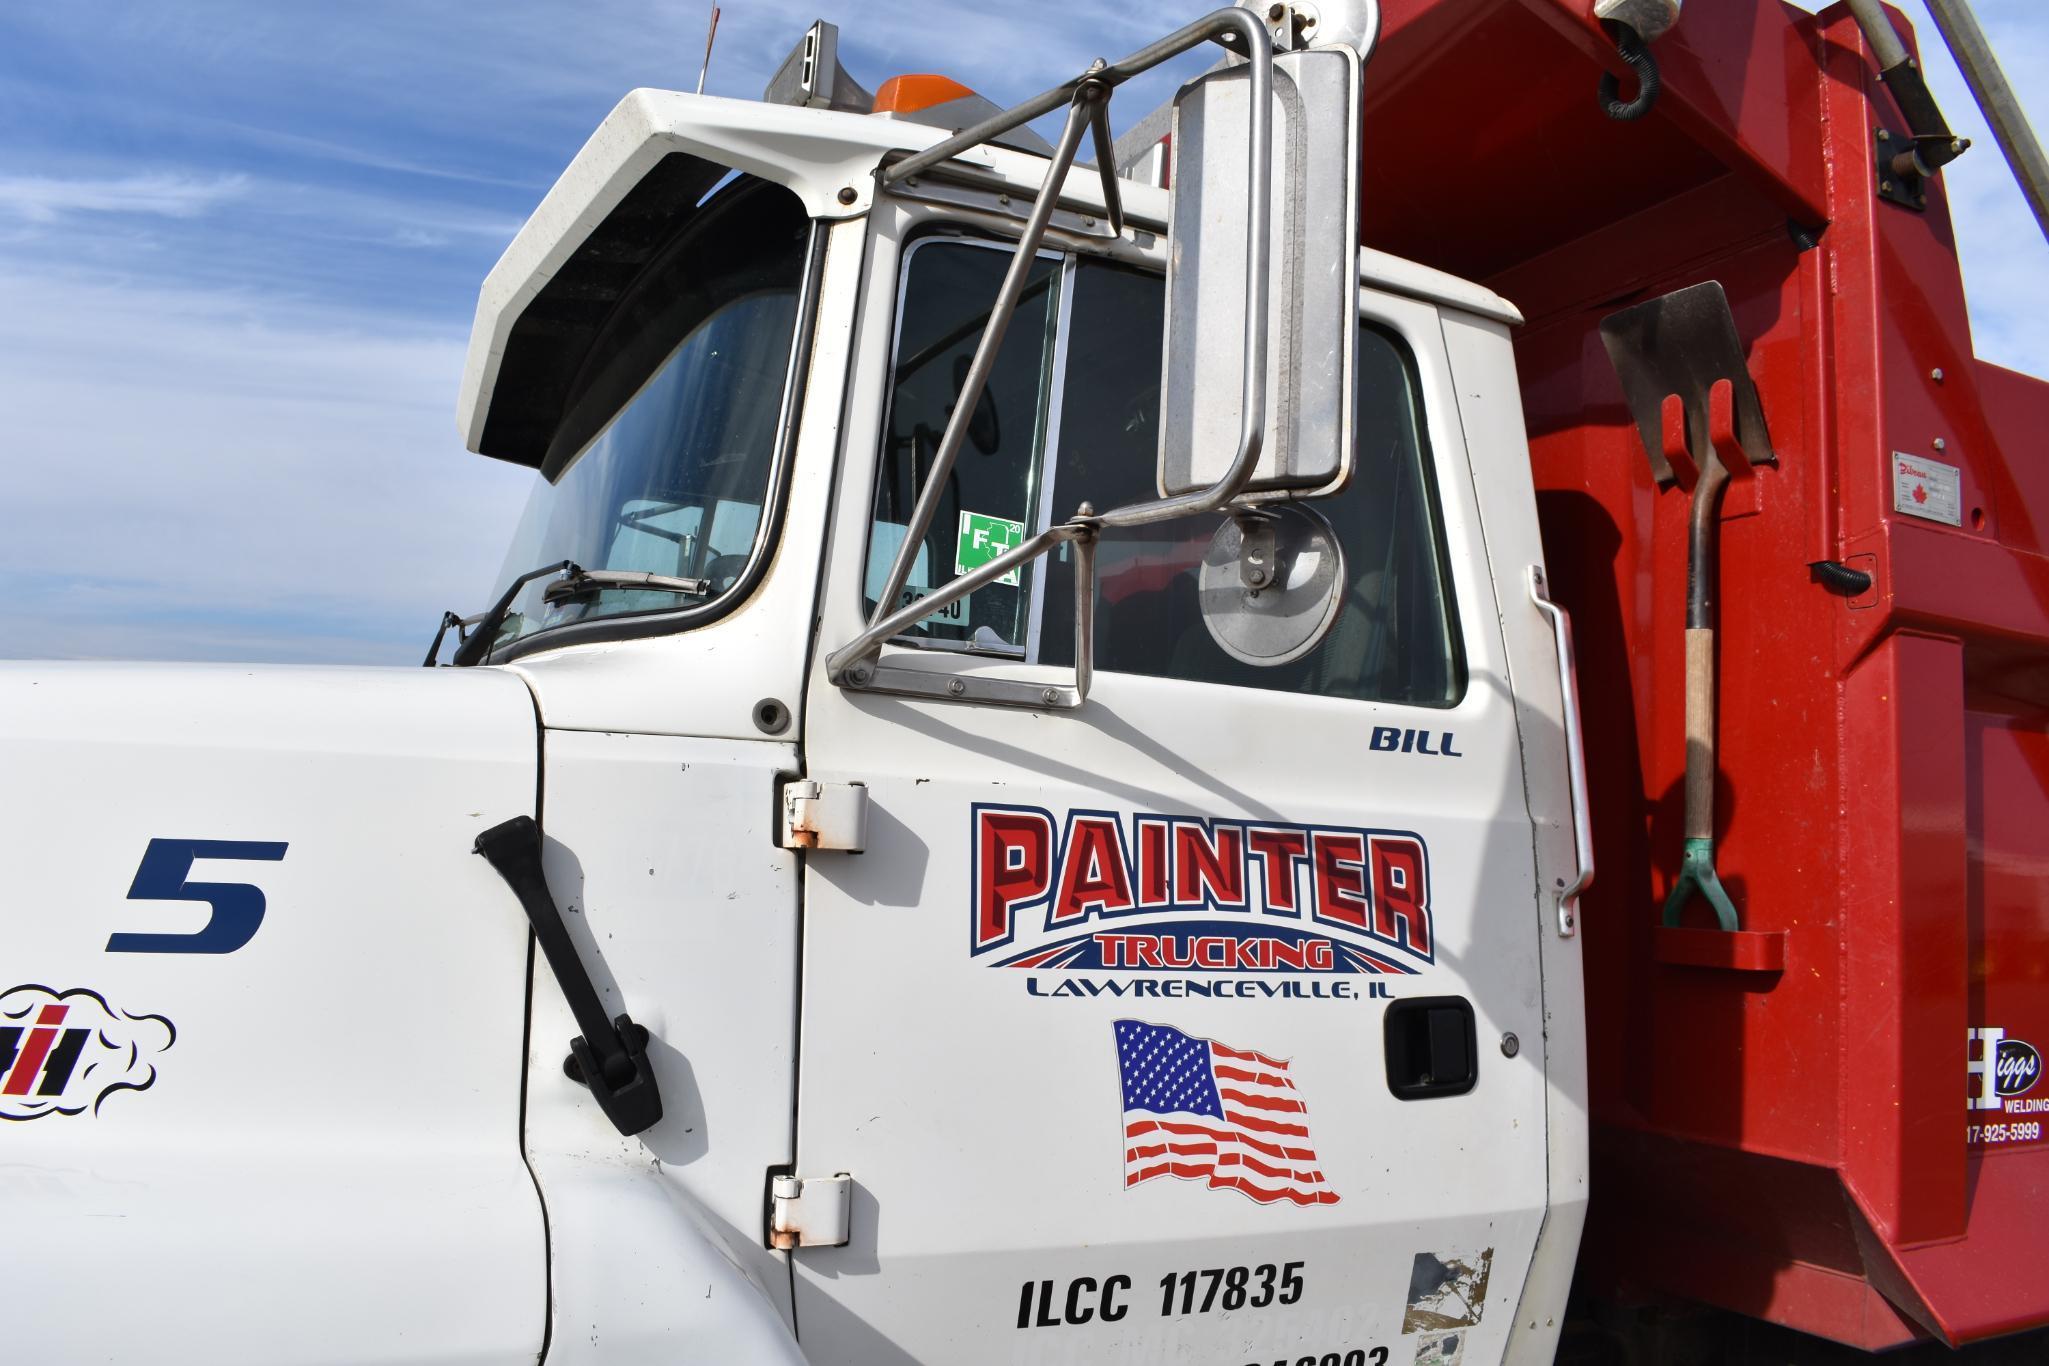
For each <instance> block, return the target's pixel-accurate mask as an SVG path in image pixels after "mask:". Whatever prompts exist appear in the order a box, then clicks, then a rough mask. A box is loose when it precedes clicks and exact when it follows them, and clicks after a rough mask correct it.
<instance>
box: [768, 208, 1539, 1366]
mask: <svg viewBox="0 0 2049 1366" xmlns="http://www.w3.org/2000/svg"><path fill="white" fill-rule="evenodd" d="M883 235H884V237H885V238H886V237H887V235H888V234H887V225H885V227H884V234H883ZM1007 259H1008V251H1007V249H997V248H995V247H994V246H992V245H990V244H986V243H981V242H977V241H973V240H967V239H964V238H961V237H958V236H937V235H927V236H925V237H924V238H923V239H922V240H919V239H917V238H916V237H915V235H914V234H913V235H912V241H911V244H910V246H909V247H908V249H907V250H904V251H902V252H901V253H900V254H899V253H898V252H896V251H895V250H894V249H893V248H890V247H889V246H888V244H887V242H886V241H885V242H883V243H882V244H881V247H880V248H879V249H878V251H877V252H876V255H875V257H874V262H873V268H874V269H875V270H877V271H878V272H879V274H878V276H877V277H876V278H875V279H873V280H871V281H870V290H869V297H870V298H871V299H877V298H879V299H887V300H894V301H895V307H894V311H893V312H892V311H890V310H889V309H886V308H885V309H875V310H871V312H870V314H869V316H867V317H866V318H865V319H864V321H863V323H862V328H863V329H864V330H863V334H862V337H861V341H860V345H859V354H860V355H862V356H863V357H868V356H873V357H876V358H877V364H876V365H875V367H874V369H872V370H869V371H865V372H859V373H857V374H856V375H855V376H854V379H853V385H854V388H853V393H852V395H851V398H850V404H849V408H848V414H849V418H848V432H849V437H848V443H847V447H846V452H845V455H844V462H845V475H844V479H843V487H845V488H847V489H852V490H865V489H868V488H870V487H872V489H873V493H872V496H869V497H863V496H861V495H859V494H855V495H851V496H849V497H847V498H846V499H845V502H844V505H843V506H842V507H841V508H839V509H838V511H837V513H836V518H835V532H836V534H835V535H834V537H833V542H832V545H833V549H832V551H831V553H830V558H829V561H828V567H827V571H826V583H825V597H824V600H823V609H822V618H821V631H822V634H821V638H820V640H819V647H820V648H819V650H818V651H817V654H818V656H819V657H820V658H821V659H822V657H823V656H824V654H826V653H827V652H829V651H830V650H831V649H833V648H835V647H836V646H838V645H839V644H842V643H844V642H845V641H846V640H849V639H851V638H852V637H853V635H854V634H855V633H856V632H857V630H858V629H859V626H860V624H861V622H862V621H863V620H864V619H865V617H866V616H867V614H868V612H869V610H870V609H871V608H872V606H873V603H872V599H871V598H870V597H869V596H868V595H869V594H872V593H874V592H875V591H877V586H878V585H879V584H880V583H881V582H882V581H883V579H884V577H885V574H886V571H887V568H888V564H889V560H890V556H891V555H892V553H893V552H894V551H895V549H896V547H897V546H898V545H900V544H901V542H902V539H903V537H904V535H905V534H906V523H907V522H908V520H909V512H908V509H909V508H910V506H911V504H912V502H913V500H914V499H915V497H916V495H917V491H918V490H917V484H918V480H919V479H920V478H921V471H922V470H923V468H924V467H925V464H926V463H927V461H928V458H929V452H930V448H931V444H932V443H933V442H934V441H935V440H936V434H937V432H938V431H939V430H940V429H941V428H942V427H943V425H944V423H945V420H946V415H947V411H948V406H949V404H950V403H951V401H952V395H953V393H954V392H955V390H956V388H957V385H958V380H959V373H960V371H962V370H964V369H965V366H966V364H967V361H966V357H967V356H968V355H969V354H970V353H971V352H972V350H973V348H974V345H975V343H976V341H977V338H978V336H979V334H980V331H981V325H982V314H983V312H984V311H985V310H986V309H987V307H988V300H990V299H991V298H992V297H993V296H994V294H995V291H996V286H997V280H998V278H999V276H1000V274H1001V272H1002V270H1003V268H1004V266H1005V264H1006V261H1007ZM1160 291H1161V286H1160V281H1159V278H1158V276H1157V275H1156V274H1153V273H1150V272H1148V271H1147V270H1145V269H1142V268H1139V267H1137V266H1133V265H1122V264H1116V263H1112V262H1109V261H1106V260H1102V259H1097V258H1091V257H1062V256H1057V255H1053V254H1048V255H1047V256H1046V257H1044V258H1043V259H1042V260H1041V261H1040V262H1039V268H1038V270H1037V272H1036V274H1035V277H1034V279H1033V282H1032V284H1031V285H1030V287H1029V288H1028V289H1027V291H1026V294H1025V298H1024V302H1023V304H1022V306H1021V308H1020V311H1019V313H1018V316H1017V318H1016V320H1015V321H1014V322H1013V323H1012V324H1011V326H1010V329H1009V332H1008V336H1007V340H1006V342H1005V344H1004V348H1003V350H1002V353H1001V356H1000V359H999V363H998V365H997V370H996V375H995V378H994V379H993V380H992V382H991V385H990V393H989V396H988V398H987V400H986V401H985V405H984V407H985V410H984V411H978V412H977V413H976V415H975V421H974V423H973V425H972V427H971V432H970V442H969V445H968V447H967V448H966V449H965V450H964V452H963V454H962V456H961V458H960V461H959V462H958V464H957V466H956V468H955V472H954V476H953V479H952V480H951V482H950V484H949V486H948V488H947V490H946V494H945V499H944V502H943V503H942V505H941V507H940V510H939V513H938V516H937V517H936V518H935V520H934V522H933V525H932V529H931V531H930V534H929V535H928V536H927V538H926V544H925V546H924V548H923V553H921V554H920V555H919V556H918V558H917V561H916V564H915V567H914V569H913V573H912V576H911V579H910V584H909V587H908V588H907V589H906V590H905V592H906V594H907V595H910V596H915V595H917V594H918V593H919V592H920V591H921V590H924V589H929V588H931V587H933V586H936V585H938V584H942V583H944V582H946V581H947V580H948V579H950V578H951V577H953V576H954V575H956V574H958V573H961V572H965V571H967V570H969V569H972V568H973V567H974V566H976V565H977V564H980V563H983V562H985V561H986V559H987V558H989V557H990V556H991V555H993V554H994V553H996V550H995V549H992V548H991V547H992V546H993V547H995V548H996V549H1000V548H1001V547H1003V546H1006V545H1009V544H1014V543H1016V542H1017V541H1018V540H1019V539H1021V538H1022V537H1023V536H1025V535H1028V534H1030V533H1031V532H1032V531H1035V530H1037V529H1038V528H1040V527H1043V526H1045V525H1047V524H1048V522H1049V520H1057V519H1064V518H1065V517H1067V516H1069V515H1070V514H1071V513H1072V512H1073V510H1074V508H1075V506H1076V504H1077V503H1079V502H1080V501H1082V500H1084V499H1086V500H1088V501H1090V502H1092V503H1093V504H1094V505H1095V506H1096V507H1097V508H1099V509H1106V508H1109V507H1114V506H1117V505H1120V504H1122V503H1126V502H1130V501H1135V500H1138V499H1142V498H1147V497H1150V496H1153V494H1154V488H1153V478H1154V474H1153V467H1154V446H1155V442H1156V435H1155V427H1154V425H1153V424H1154V419H1155V416H1156V412H1157V401H1158V388H1159V354H1160V321H1159V319H1160V308H1161V300H1160ZM1362 310H1363V311H1362V321H1361V335H1360V352H1359V354H1360V361H1359V368H1358V373H1359V385H1360V388H1361V407H1360V418H1359V424H1358V429H1359V430H1358V441H1359V451H1358V475H1357V477H1356V478H1355V479H1354V481H1353V482H1352V484H1351V486H1350V487H1349V488H1348V489H1347V490H1346V491H1345V492H1343V493H1342V494H1340V495H1338V496H1337V497H1335V498H1333V499H1330V500H1326V501H1325V502H1323V503H1321V504H1319V505H1317V506H1318V511H1319V513H1320V515H1322V516H1325V517H1327V518H1328V519H1329V520H1330V522H1331V524H1332V526H1333V527H1334V528H1335V529H1336V531H1337V533H1338V537H1339V539H1340V541H1341V543H1342V545H1343V548H1344V557H1345V562H1344V566H1343V582H1344V600H1343V604H1342V608H1341V610H1340V613H1339V616H1338V619H1337V622H1336V625H1335V627H1334V628H1333V630H1332V631H1331V633H1330V635H1329V636H1328V637H1327V638H1326V639H1325V640H1324V641H1323V642H1322V643H1321V644H1320V645H1319V646H1317V648H1315V649H1313V650H1311V651H1310V652H1309V653H1307V654H1306V655H1304V656H1303V657H1301V658H1299V659H1296V660H1294V661H1292V662H1290V663H1287V664H1283V665H1280V666H1278V667H1270V668H1261V667H1254V666H1252V665H1249V664H1246V663H1242V662H1240V661H1239V660H1237V659H1235V658H1233V657H1232V656H1231V655H1230V654H1228V653H1226V652H1225V651H1224V650H1223V649H1221V648H1220V647H1219V645H1218V644H1217V642H1216V640H1215V639H1213V638H1212V636H1211V635H1210V633H1209V630H1208V628H1207V627H1206V625H1205V623H1204V620H1203V617H1202V614H1201V611H1200V610H1199V604H1198V600H1197V593H1196V589H1195V577H1196V575H1195V571H1196V568H1197V566H1198V565H1199V563H1200V561H1201V558H1202V555H1203V553H1204V551H1205V549H1206V548H1207V546H1208V545H1209V541H1210V537H1211V535H1212V533H1213V532H1214V531H1215V529H1216V527H1217V525H1218V522H1217V519H1215V518H1209V519H1204V520H1195V521H1183V522H1170V523H1166V524H1163V525H1158V526H1154V527H1150V528H1146V529H1144V530H1143V531H1142V532H1139V533H1132V534H1119V535H1114V536H1108V535H1106V536H1105V538H1104V539H1103V541H1102V542H1101V543H1100V545H1099V547H1098V552H1097V553H1098V562H1099V574H1100V591H1099V593H1098V595H1097V598H1096V626H1095V638H1096V654H1095V663H1096V669H1097V673H1096V677H1095V682H1094V686H1093V690H1092V691H1091V693H1090V694H1089V697H1088V700H1087V702H1086V704H1085V705H1083V706H1082V707H1080V708H1079V709H1078V710H1072V711H1064V710H1056V709H1052V708H1043V709H1042V708H1031V707H1018V706H1003V705H995V704H992V703H990V702H987V701H982V700H978V697H979V696H981V695H986V694H987V693H988V692H989V691H990V689H989V688H988V687H987V686H986V685H988V684H989V683H991V682H999V683H1000V682H1012V683H1018V682H1028V683H1034V684H1037V683H1042V682H1043V683H1045V684H1049V685H1058V684H1060V683H1063V682H1071V681H1072V664H1073V649H1074V647H1073V620H1074V610H1075V609H1074V604H1073V591H1074V589H1073V583H1074V564H1073V562H1072V561H1071V560H1063V559H1062V558H1061V557H1059V556H1058V555H1056V556H1055V557H1053V558H1052V559H1050V560H1048V559H1041V560H1039V561H1037V562H1035V563H1034V564H1031V565H1029V566H1026V567H1025V568H1023V569H1022V570H1021V571H1020V572H1019V573H1018V575H1017V576H1016V580H1015V582H998V583H994V584H991V585H989V586H988V587H986V588H984V589H981V590H978V591H977V592H976V593H975V594H973V595H972V596H971V598H970V599H968V600H967V601H966V602H965V603H963V604H962V610H960V611H957V612H949V613H945V614H942V615H940V616H936V617H933V618H928V619H927V621H926V622H925V623H924V624H923V625H922V626H920V627H918V628H915V629H913V630H912V631H911V632H909V633H908V634H906V635H905V636H903V637H901V638H899V639H898V640H897V641H896V642H893V643H892V644H890V645H889V646H887V647H886V648H885V651H884V654H883V656H882V659H881V661H880V663H881V664H883V665H885V666H887V667H888V668H889V669H892V670H894V669H914V670H920V671H923V672H924V673H926V674H928V675H930V677H931V679H932V680H938V686H936V687H932V688H929V689H921V690H919V691H921V692H926V693H928V694H929V693H933V692H936V693H938V694H939V695H940V697H941V698H943V699H945V700H935V699H934V698H932V697H931V696H929V695H926V696H912V695H909V692H908V691H902V692H897V693H888V692H883V691H878V690H863V689H862V688H859V687H853V688H841V687H837V686H834V685H833V684H831V683H830V682H828V681H827V680H826V679H825V678H824V677H823V674H822V672H818V671H816V670H815V671H814V675H813V678H812V681H811V684H810V691H809V698H808V716H807V724H806V735H807V755H806V769H807V775H808V776H809V777H810V778H811V779H813V780H816V781H820V782H826V783H834V782H838V783H860V784H864V785H865V787H866V794H867V801H868V807H869V810H868V818H867V835H866V848H865V852H863V853H861V854H858V855H854V854H836V853H817V854H812V855H810V856H808V857H807V860H806V866H805V872H804V897H805V919H804V975H803V988H802V1007H801V1057H800V1081H799V1094H798V1106H797V1132H798V1139H797V1157H798V1173H799V1175H800V1176H804V1177H813V1176H824V1175H832V1174H835V1173H841V1172H844V1173H847V1174H849V1175H850V1176H851V1177H852V1182H853V1185H852V1204H851V1214H850V1221H849V1241H848V1242H847V1243H846V1245H845V1246H842V1247H836V1248H825V1247H818V1248H805V1249H802V1250H800V1251H798V1252H797V1253H796V1254H795V1256H794V1258H793V1265H794V1268H795V1271H794V1275H795V1286H796V1290H795V1295H796V1304H797V1314H796V1317H797V1322H798V1326H799V1334H800V1340H801V1342H802V1344H803V1345H804V1347H805V1349H806V1351H807V1352H808V1353H809V1354H811V1355H813V1356H814V1357H815V1358H817V1359H821V1360H833V1361H850V1362H851V1361H858V1362H898V1361H906V1360H912V1359H916V1360H925V1361H969V1360H972V1361H1042V1360H1045V1361H1051V1360H1090V1361H1125V1360H1148V1361H1151V1360H1181V1359H1184V1358H1185V1359H1190V1360H1201V1361H1205V1362H1214V1363H1226V1362H1231V1363H1235V1362H1239V1361H1243V1362H1247V1363H1253V1362H1262V1363H1263V1362H1278V1361H1286V1362H1290V1363H1293V1362H1298V1361H1307V1360H1313V1361H1317V1362H1322V1363H1327V1364H1328V1366H1353V1364H1354V1363H1357V1364H1358V1366H1366V1364H1367V1363H1381V1362H1387V1361H1398V1362H1402V1363H1407V1362H1409V1361H1414V1360H1442V1361H1452V1360H1461V1359H1462V1360H1465V1361H1468V1362H1473V1361H1484V1360H1490V1359H1496V1358H1498V1357H1499V1355H1500V1352H1501V1348H1502V1343H1503V1341H1504V1340H1505V1338H1506V1336H1507V1333H1508V1331H1509V1328H1510V1320H1511V1319H1512V1317H1513V1314H1514V1307H1515V1303H1516V1297H1517V1294H1518V1293H1519V1290H1520V1287H1521V1283H1522V1280H1523V1277H1524V1275H1525V1273H1526V1270H1527V1267H1528V1264H1529V1260H1530V1255H1531V1250H1532V1247H1533V1245H1534V1242H1535V1239H1536V1237H1537V1233H1538V1229H1539V1225H1540V1223H1541V1220H1542V1218H1543V1214H1544V1203H1545V1152H1544V1144H1545V1109H1544V1076H1543V1063H1542V1055H1541V1050H1539V1049H1536V1048H1531V1049H1528V1050H1522V1051H1521V1052H1520V1056H1514V1054H1516V1053H1517V1052H1518V1049H1517V1046H1516V1044H1515V1043H1513V1042H1511V1041H1509V1039H1508V1036H1509V1035H1519V1036H1520V1037H1521V1038H1523V1039H1529V1040H1536V1039H1538V1038H1539V1037H1540V1036H1541V1033H1542V1020H1541V1005H1540V981H1539V968H1538V961H1537V926H1538V916H1539V908H1538V900H1537V891H1536V887H1535V885H1534V879H1533V872H1532V867H1533V864H1532V829H1531V821H1530V817H1529V814H1528V809H1527V806H1526V803H1525V799H1524V789H1523V776H1522V771H1521V766H1520V763H1521V761H1520V756H1519V751H1518V745H1517V730H1516V716H1515V708H1514V704H1513V699H1512V697H1511V695H1510V690H1509V684H1508V678H1509V671H1508V668H1507V665H1506V660H1505V658H1504V646H1503V643H1502V634H1501V630H1500V626H1499V619H1500V613H1501V611H1502V610H1503V608H1502V607H1501V606H1500V605H1499V604H1498V603H1497V602H1496V600H1495V590H1494V588H1493V587H1492V586H1491V584H1490V582H1489V576H1488V573H1487V571H1486V557H1485V552H1484V547H1483V545H1482V543H1481V535H1480V527H1479V522H1478V516H1477V513H1476V510H1475V504H1474V490H1473V481H1472V476H1471V474H1470V473H1469V471H1468V468H1467V464H1466V459H1465V451H1464V446H1463V443H1462V439H1461V436H1460V431H1459V427H1458V422H1457V416H1456V409H1455V404H1454V395H1453V392H1452V390H1451V386H1450V380H1449V376H1448V372H1447V365H1446V360H1445V353H1444V343H1443V340H1442V329H1441V326H1440V324H1439V321H1438V314H1437V310H1436V309H1435V308H1434V307H1432V306H1430V305H1427V304H1424V303H1420V302H1416V301H1413V300H1408V299H1400V298H1395V297H1391V296H1384V295H1379V294H1374V293H1370V292H1369V293H1368V294H1367V295H1366V296H1365V297H1364V299H1363V303H1362ZM885 357H887V358H888V359H887V360H886V362H885V361H884V360H883V358H885ZM871 460H872V461H873V465H874V468H873V471H872V483H871V479H870V477H869V476H870V470H869V468H868V462H869V461H871ZM1544 668H1545V669H1546V670H1548V669H1549V668H1550V665H1549V662H1548V661H1546V662H1545V664H1544ZM956 685H958V686H956ZM1430 1352H1436V1353H1437V1355H1434V1356H1432V1355H1428V1353H1430Z"/></svg>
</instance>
